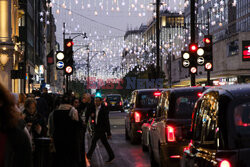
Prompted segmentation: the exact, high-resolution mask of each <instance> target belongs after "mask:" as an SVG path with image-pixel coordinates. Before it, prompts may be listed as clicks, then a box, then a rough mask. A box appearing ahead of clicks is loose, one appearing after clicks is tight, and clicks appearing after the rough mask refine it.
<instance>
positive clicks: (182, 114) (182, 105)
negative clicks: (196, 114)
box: [169, 93, 198, 119]
mask: <svg viewBox="0 0 250 167" xmlns="http://www.w3.org/2000/svg"><path fill="white" fill-rule="evenodd" d="M197 99H198V96H197V94H196V93H192V94H191V93H190V94H186V95H183V94H182V95H177V97H176V98H175V106H174V110H173V111H174V112H171V113H169V117H170V118H178V119H191V117H192V111H193V108H194V104H195V102H196V100H197Z"/></svg>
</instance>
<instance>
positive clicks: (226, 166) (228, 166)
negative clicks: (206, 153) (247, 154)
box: [219, 160, 231, 167]
mask: <svg viewBox="0 0 250 167" xmlns="http://www.w3.org/2000/svg"><path fill="white" fill-rule="evenodd" d="M219 167H231V164H230V162H229V161H228V160H223V161H221V162H220V166H219Z"/></svg>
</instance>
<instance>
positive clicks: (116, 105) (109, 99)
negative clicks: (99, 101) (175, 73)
mask: <svg viewBox="0 0 250 167" xmlns="http://www.w3.org/2000/svg"><path fill="white" fill-rule="evenodd" d="M105 102H106V105H107V107H108V109H109V111H121V112H124V108H123V100H122V96H121V95H119V94H109V95H107V96H106V97H105Z"/></svg>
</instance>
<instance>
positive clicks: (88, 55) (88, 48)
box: [87, 48, 90, 93]
mask: <svg viewBox="0 0 250 167" xmlns="http://www.w3.org/2000/svg"><path fill="white" fill-rule="evenodd" d="M89 63H90V62H89V48H88V58H87V73H88V78H87V82H89V65H90V64H89ZM88 84H89V83H87V85H88ZM87 93H89V89H87Z"/></svg>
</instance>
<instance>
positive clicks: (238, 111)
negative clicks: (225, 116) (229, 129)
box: [233, 99, 250, 146]
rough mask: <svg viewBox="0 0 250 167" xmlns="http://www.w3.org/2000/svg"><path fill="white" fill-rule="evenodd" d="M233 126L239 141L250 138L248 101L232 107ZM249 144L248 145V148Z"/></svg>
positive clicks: (249, 102)
mask: <svg viewBox="0 0 250 167" xmlns="http://www.w3.org/2000/svg"><path fill="white" fill-rule="evenodd" d="M233 112H234V115H233V116H234V117H233V119H234V125H235V128H236V133H237V135H238V137H240V138H241V139H244V138H248V139H249V138H250V99H249V101H245V102H241V103H238V104H236V105H235V107H234V110H233ZM249 145H250V144H248V146H249Z"/></svg>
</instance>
